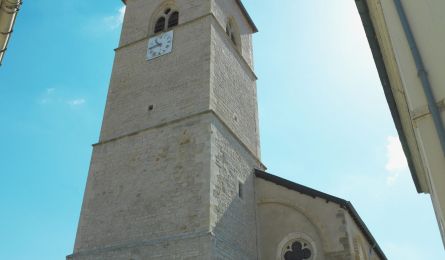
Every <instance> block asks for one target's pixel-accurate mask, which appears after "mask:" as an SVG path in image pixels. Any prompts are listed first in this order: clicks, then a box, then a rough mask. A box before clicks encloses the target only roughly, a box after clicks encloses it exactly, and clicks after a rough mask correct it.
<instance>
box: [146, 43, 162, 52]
mask: <svg viewBox="0 0 445 260" xmlns="http://www.w3.org/2000/svg"><path fill="white" fill-rule="evenodd" d="M158 46H162V44H160V43H158V44H156V45H154V46H151V47H150V48H148V49H149V50H151V49H154V48H157V47H158Z"/></svg>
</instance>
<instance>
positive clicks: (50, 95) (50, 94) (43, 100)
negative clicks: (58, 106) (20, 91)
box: [38, 88, 56, 105]
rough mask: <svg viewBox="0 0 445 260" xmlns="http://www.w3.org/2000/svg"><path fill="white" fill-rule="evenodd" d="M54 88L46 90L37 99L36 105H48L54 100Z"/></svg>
mask: <svg viewBox="0 0 445 260" xmlns="http://www.w3.org/2000/svg"><path fill="white" fill-rule="evenodd" d="M55 92H56V89H55V88H47V89H46V90H45V93H43V94H42V96H41V97H40V98H39V100H38V103H39V104H41V105H44V104H48V103H50V102H52V101H53V100H54V94H55Z"/></svg>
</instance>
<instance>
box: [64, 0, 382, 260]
mask: <svg viewBox="0 0 445 260" xmlns="http://www.w3.org/2000/svg"><path fill="white" fill-rule="evenodd" d="M127 4H128V5H127V11H126V12H127V13H126V16H125V20H124V25H123V31H122V36H121V40H120V47H119V48H118V49H117V50H116V57H115V63H114V66H113V72H112V76H111V82H110V88H109V93H108V98H107V105H106V109H105V115H104V120H103V125H102V129H101V135H100V142H99V143H98V144H96V145H95V146H94V149H93V156H92V159H91V165H90V171H89V175H88V182H87V187H86V190H85V196H84V201H83V205H82V211H81V217H80V221H79V226H78V232H77V237H76V242H75V246H74V253H73V255H71V256H68V258H67V259H70V260H122V259H125V260H147V259H157V260H158V259H159V260H161V259H166V260H167V259H168V260H170V259H181V260H187V259H190V260H191V259H203V260H207V259H233V260H239V259H246V260H250V259H252V260H254V259H264V260H270V259H280V260H281V257H280V256H277V252H278V251H279V250H281V248H280V245H282V244H283V242H286V241H285V239H286V237H289V234H292V233H298V234H304V237H306V238H307V239H309V240H311V243H312V244H311V246H312V247H313V248H314V250H316V252H317V257H316V259H317V260H324V259H326V260H328V259H359V260H361V259H368V258H361V257H362V255H363V252H364V251H365V250H367V248H369V245H368V244H367V240H366V239H365V237H364V236H363V234H362V233H361V232H360V229H359V227H357V226H356V225H355V222H354V221H353V220H352V219H351V217H350V216H349V215H348V213H347V212H346V211H345V210H344V209H343V208H340V207H339V205H337V204H335V203H326V201H323V200H322V199H319V198H312V197H309V196H307V195H304V194H300V193H298V192H295V191H292V190H289V189H286V188H284V187H282V186H279V185H276V184H274V183H270V182H267V181H265V180H262V179H258V178H256V177H255V175H254V174H253V173H254V169H261V170H264V168H265V167H264V166H263V165H262V164H261V162H260V142H259V130H258V109H257V90H256V76H255V74H254V72H253V58H252V56H253V55H252V38H251V33H252V28H251V27H250V25H249V23H248V21H247V20H246V17H244V14H243V12H242V11H241V10H240V7H239V5H238V4H237V2H236V1H229V0H176V1H174V0H167V1H161V0H150V1H147V0H128V1H127ZM165 8H172V9H174V10H178V11H179V13H180V16H179V25H178V26H177V27H175V28H174V41H173V45H174V46H173V51H172V52H171V53H169V54H167V55H164V56H161V57H159V58H156V59H153V60H150V61H147V60H146V52H147V44H148V39H149V37H150V36H151V35H152V33H151V32H152V31H153V26H154V22H155V21H156V18H157V15H158V14H159V13H160V12H163V11H164V10H165ZM229 19H232V20H233V21H235V23H236V26H237V31H238V32H239V33H240V36H239V38H240V43H239V44H240V45H238V46H235V45H234V44H233V42H232V41H231V39H230V38H229V37H227V35H226V32H225V27H226V23H227V22H228V21H229ZM314 252H315V251H314ZM278 255H279V254H278ZM372 259H374V258H372ZM376 259H377V258H376Z"/></svg>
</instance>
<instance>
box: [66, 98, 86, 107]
mask: <svg viewBox="0 0 445 260" xmlns="http://www.w3.org/2000/svg"><path fill="white" fill-rule="evenodd" d="M67 103H68V105H70V106H72V107H76V106H81V105H83V104H85V103H86V100H85V99H84V98H78V99H73V100H69V101H68V102H67Z"/></svg>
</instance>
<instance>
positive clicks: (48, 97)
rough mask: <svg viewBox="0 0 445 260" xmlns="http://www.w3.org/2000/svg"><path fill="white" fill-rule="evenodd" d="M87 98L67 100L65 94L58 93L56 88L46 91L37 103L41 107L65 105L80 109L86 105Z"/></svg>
mask: <svg viewBox="0 0 445 260" xmlns="http://www.w3.org/2000/svg"><path fill="white" fill-rule="evenodd" d="M86 102H87V101H86V99H85V98H71V99H70V98H66V97H64V95H63V94H61V93H58V92H57V91H56V88H47V89H45V91H44V92H43V93H42V94H41V95H40V97H39V99H38V100H37V103H38V104H40V105H42V106H43V105H44V106H48V105H53V104H64V105H69V106H70V107H72V108H74V107H79V106H82V105H84V104H85V103H86Z"/></svg>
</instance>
